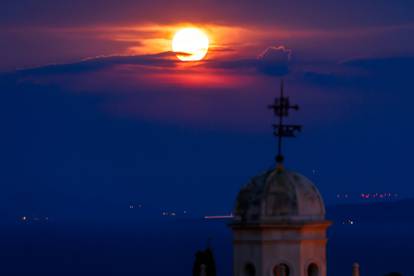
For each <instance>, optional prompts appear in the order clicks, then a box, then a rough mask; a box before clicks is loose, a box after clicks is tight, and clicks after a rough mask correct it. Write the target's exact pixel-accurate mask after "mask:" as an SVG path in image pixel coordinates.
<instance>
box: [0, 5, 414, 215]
mask: <svg viewBox="0 0 414 276" xmlns="http://www.w3.org/2000/svg"><path fill="white" fill-rule="evenodd" d="M292 2H293V1H222V0H220V1H218V0H217V1H213V0H212V1H170V0H151V1H113V0H111V1H110V0H99V1H98V0H89V1H83V0H74V1H56V0H43V1H34V0H20V1H11V0H5V1H4V0H3V1H1V2H0V49H1V51H0V72H1V73H0V123H1V124H0V126H1V135H0V167H1V173H0V187H1V188H0V189H1V190H0V207H1V209H2V210H7V212H9V211H10V212H12V213H16V214H26V213H36V214H41V215H52V216H53V215H57V214H59V216H61V217H66V218H71V217H77V216H79V214H89V213H93V214H100V213H104V212H108V210H111V209H112V208H118V207H119V208H121V207H120V206H128V205H129V204H130V203H138V202H139V203H142V204H145V205H148V206H153V207H154V208H180V209H188V210H189V211H190V212H195V213H203V214H205V213H208V214H221V213H228V212H230V211H231V208H232V206H233V203H234V199H235V196H236V194H237V191H238V190H239V189H240V187H241V186H242V185H244V184H245V183H247V181H248V180H249V179H250V178H251V177H252V176H254V175H256V174H258V173H260V172H262V171H263V170H266V169H268V168H270V167H272V166H274V157H275V155H276V140H275V138H274V137H273V136H272V126H271V125H272V123H273V121H274V120H275V118H274V116H273V115H272V112H271V111H270V110H269V109H268V108H267V106H268V105H269V104H271V103H272V101H273V99H274V97H275V96H277V94H278V92H279V90H278V89H279V83H280V80H281V79H282V78H283V79H284V80H285V88H286V93H287V94H288V95H289V96H290V98H291V101H292V102H294V103H298V104H299V105H300V106H301V109H300V111H299V112H295V113H292V116H290V117H289V122H292V123H299V124H303V125H304V128H303V132H302V133H300V134H299V136H298V138H296V139H294V140H289V141H287V142H286V144H285V145H286V146H285V148H284V151H285V154H286V167H287V168H289V169H291V170H294V171H298V172H300V173H302V174H304V175H306V176H308V177H309V178H311V179H312V180H313V181H315V183H316V184H317V186H318V188H319V189H320V191H321V193H322V194H323V196H324V197H325V200H326V201H327V202H328V203H329V202H333V201H334V200H335V197H336V194H337V193H355V194H359V193H363V192H371V193H372V192H392V193H398V194H399V195H400V196H401V197H412V196H414V185H413V181H412V170H413V169H412V167H413V156H414V150H413V145H412V143H413V141H414V127H413V123H412V119H413V118H414V109H413V102H414V93H413V92H414V82H413V76H414V75H413V67H414V13H413V10H414V1H404V0H394V1H361V0H350V1H341V2H339V1H321V0H314V1H295V3H292ZM186 26H193V27H198V28H200V29H202V30H204V31H205V32H206V33H207V35H208V37H209V39H210V48H209V52H208V54H207V56H206V58H205V59H204V60H202V61H199V62H181V61H179V60H178V59H177V58H176V56H175V54H174V53H172V52H171V39H172V37H173V35H174V33H175V32H176V31H177V30H179V29H180V28H182V27H186Z"/></svg>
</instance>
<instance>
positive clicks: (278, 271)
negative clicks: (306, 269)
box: [273, 264, 290, 276]
mask: <svg viewBox="0 0 414 276" xmlns="http://www.w3.org/2000/svg"><path fill="white" fill-rule="evenodd" d="M289 275H290V269H289V266H288V265H287V264H278V265H277V266H275V267H274V268H273V276H289Z"/></svg>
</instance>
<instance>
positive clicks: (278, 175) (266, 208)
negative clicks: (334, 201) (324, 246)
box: [233, 169, 325, 224]
mask: <svg viewBox="0 0 414 276" xmlns="http://www.w3.org/2000/svg"><path fill="white" fill-rule="evenodd" d="M233 215H234V223H244V224H267V223H277V222H287V221H291V222H311V221H323V220H324V219H325V207H324V203H323V200H322V197H321V195H320V193H319V191H318V189H317V188H316V186H315V185H314V184H313V183H312V182H311V181H310V180H309V179H308V178H306V177H305V176H303V175H301V174H299V173H296V172H291V171H287V170H284V169H282V170H281V169H274V170H268V171H266V172H264V173H262V174H259V175H258V176H255V177H253V178H252V179H251V180H250V182H249V183H248V184H247V185H246V186H245V187H243V188H242V189H241V190H240V192H239V194H238V196H237V200H236V206H235V209H234V211H233Z"/></svg>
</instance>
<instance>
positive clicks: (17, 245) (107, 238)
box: [0, 218, 414, 276]
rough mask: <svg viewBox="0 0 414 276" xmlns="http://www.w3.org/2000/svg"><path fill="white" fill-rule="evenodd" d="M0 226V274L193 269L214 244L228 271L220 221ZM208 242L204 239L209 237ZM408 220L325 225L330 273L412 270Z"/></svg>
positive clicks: (228, 246)
mask: <svg viewBox="0 0 414 276" xmlns="http://www.w3.org/2000/svg"><path fill="white" fill-rule="evenodd" d="M1 227H2V229H0V255H1V256H0V275H5V276H12V275H16V276H24V275H25V276H26V275H39V276H66V275H67V276H74V275H77V276H81V275H99V276H109V275H119V276H132V275H134V276H137V275H142V276H145V275H148V276H150V275H153V276H161V275H170V276H171V275H173V276H184V275H191V273H192V265H193V261H194V253H195V252H196V251H197V250H200V249H205V248H206V246H207V244H208V243H210V245H211V247H212V248H213V251H214V255H215V260H216V266H217V269H218V275H232V241H231V239H232V235H231V232H230V230H229V228H228V227H227V222H226V221H206V220H203V219H189V218H186V219H183V218H176V219H175V218H174V219H173V218H166V219H158V220H151V219H145V220H140V221H133V222H131V221H130V222H122V223H121V222H116V223H113V222H102V223H97V222H93V223H92V222H90V223H88V222H85V221H84V222H82V223H79V222H78V223H69V222H66V223H62V222H59V223H58V222H53V221H48V222H47V223H45V222H44V223H21V222H16V223H15V224H9V225H2V226H1ZM209 240H210V241H209ZM413 259H414V222H413V221H407V222H395V221H394V222H387V221H376V222H366V223H358V222H356V223H355V224H353V225H350V224H342V223H341V222H335V223H334V225H333V226H332V227H331V229H330V230H329V243H328V275H335V276H345V275H347V276H349V275H351V271H352V270H351V269H352V263H353V262H355V261H358V262H359V263H360V265H361V275H363V276H383V275H385V274H386V273H387V272H391V271H398V272H401V273H402V274H403V275H407V276H412V275H414V265H413V264H412V263H411V261H412V260H413Z"/></svg>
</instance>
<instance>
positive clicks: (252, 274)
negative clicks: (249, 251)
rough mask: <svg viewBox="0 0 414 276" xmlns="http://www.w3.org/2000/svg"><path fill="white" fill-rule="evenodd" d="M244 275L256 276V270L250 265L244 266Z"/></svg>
mask: <svg viewBox="0 0 414 276" xmlns="http://www.w3.org/2000/svg"><path fill="white" fill-rule="evenodd" d="M244 275H245V276H256V268H255V267H254V265H253V264H252V263H248V264H246V266H245V267H244Z"/></svg>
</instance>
